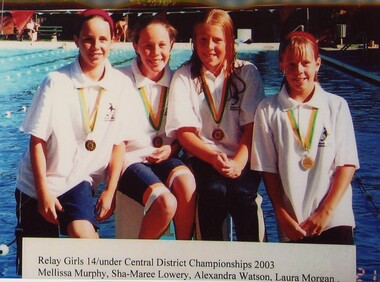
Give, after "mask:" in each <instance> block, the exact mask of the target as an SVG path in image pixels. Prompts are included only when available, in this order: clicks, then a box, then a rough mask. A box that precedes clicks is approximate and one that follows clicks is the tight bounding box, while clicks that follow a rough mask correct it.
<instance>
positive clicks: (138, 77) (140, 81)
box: [131, 59, 172, 88]
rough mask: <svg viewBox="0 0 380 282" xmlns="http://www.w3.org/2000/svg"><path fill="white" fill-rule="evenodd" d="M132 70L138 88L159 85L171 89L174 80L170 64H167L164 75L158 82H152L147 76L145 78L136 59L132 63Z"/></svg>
mask: <svg viewBox="0 0 380 282" xmlns="http://www.w3.org/2000/svg"><path fill="white" fill-rule="evenodd" d="M131 68H132V72H133V76H134V79H135V83H136V87H137V88H141V87H144V86H147V85H151V84H158V85H160V86H164V87H169V86H170V81H171V79H172V71H171V69H170V67H169V64H167V65H166V66H165V69H164V75H163V76H162V78H161V79H160V80H159V81H157V82H155V81H152V80H151V79H149V78H147V77H146V76H144V75H143V74H142V73H141V71H140V69H139V67H138V64H137V59H134V60H133V61H132V64H131Z"/></svg>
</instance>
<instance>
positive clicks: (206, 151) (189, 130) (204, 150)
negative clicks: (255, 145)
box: [177, 127, 228, 174]
mask: <svg viewBox="0 0 380 282" xmlns="http://www.w3.org/2000/svg"><path fill="white" fill-rule="evenodd" d="M177 137H178V140H179V142H180V144H181V145H182V147H183V148H185V149H186V150H187V151H188V152H189V153H190V154H192V155H194V156H195V157H197V158H198V159H201V160H202V161H204V162H207V163H209V164H211V165H212V166H213V167H214V169H216V170H217V171H218V172H219V173H221V174H223V171H222V170H223V169H224V168H226V163H227V162H228V158H227V156H226V155H225V154H224V153H221V152H215V151H213V150H211V149H210V148H209V147H208V146H206V145H205V144H204V142H203V141H202V140H201V139H200V138H199V137H198V134H197V129H196V128H194V127H182V128H179V129H178V130H177Z"/></svg>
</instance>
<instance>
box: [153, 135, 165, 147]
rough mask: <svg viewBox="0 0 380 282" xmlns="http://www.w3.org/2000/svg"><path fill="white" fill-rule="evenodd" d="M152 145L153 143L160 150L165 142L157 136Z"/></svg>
mask: <svg viewBox="0 0 380 282" xmlns="http://www.w3.org/2000/svg"><path fill="white" fill-rule="evenodd" d="M152 143H153V147H155V148H160V147H161V146H162V144H163V141H162V138H161V137H159V136H156V137H154V138H153V140H152Z"/></svg>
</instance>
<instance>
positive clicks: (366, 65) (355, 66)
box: [0, 40, 380, 84]
mask: <svg viewBox="0 0 380 282" xmlns="http://www.w3.org/2000/svg"><path fill="white" fill-rule="evenodd" d="M278 45H279V44H278V43H251V44H245V43H241V44H238V45H237V48H238V50H278ZM338 47H339V46H338ZM28 48H36V49H54V48H57V49H58V48H62V49H73V48H76V46H75V43H74V42H72V41H57V42H50V41H37V42H30V41H11V40H1V41H0V49H28ZM112 48H113V49H132V48H133V47H132V43H130V42H126V43H121V42H117V43H114V44H113V47H112ZM174 48H176V49H191V48H192V46H191V43H189V42H187V43H175V45H174ZM321 57H322V60H323V62H325V63H328V64H331V65H334V66H335V67H337V68H340V69H342V70H344V71H347V72H349V73H351V74H354V75H356V76H359V77H361V78H363V79H365V80H367V81H370V82H373V83H376V84H380V49H379V48H371V49H367V50H364V49H363V48H359V47H350V48H348V49H347V50H346V51H344V52H341V51H340V48H324V47H322V48H321Z"/></svg>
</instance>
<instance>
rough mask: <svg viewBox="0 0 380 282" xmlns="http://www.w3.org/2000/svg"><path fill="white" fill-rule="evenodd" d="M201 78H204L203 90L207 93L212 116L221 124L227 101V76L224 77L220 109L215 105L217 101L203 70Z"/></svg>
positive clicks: (206, 96)
mask: <svg viewBox="0 0 380 282" xmlns="http://www.w3.org/2000/svg"><path fill="white" fill-rule="evenodd" d="M201 78H202V85H203V91H204V93H205V98H206V101H207V105H208V107H209V109H210V111H211V114H212V117H213V118H214V121H215V122H216V123H217V124H219V123H220V121H221V120H222V117H223V114H224V109H225V106H226V103H227V90H228V89H227V77H225V78H224V82H223V89H222V99H221V101H220V105H219V109H218V111H217V110H216V106H215V101H214V98H213V97H212V94H211V91H210V88H209V87H208V85H207V83H206V79H205V76H204V73H203V70H202V72H201Z"/></svg>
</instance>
